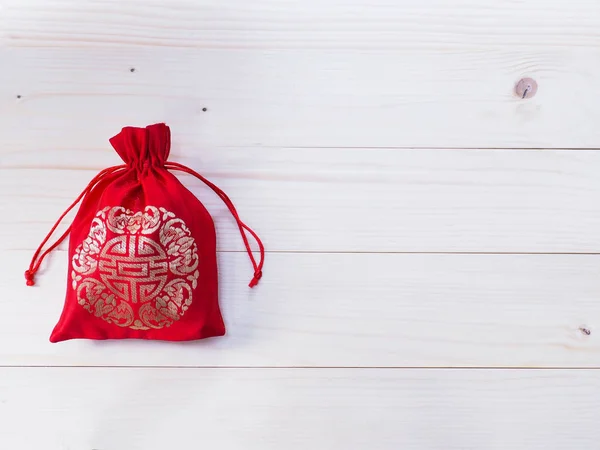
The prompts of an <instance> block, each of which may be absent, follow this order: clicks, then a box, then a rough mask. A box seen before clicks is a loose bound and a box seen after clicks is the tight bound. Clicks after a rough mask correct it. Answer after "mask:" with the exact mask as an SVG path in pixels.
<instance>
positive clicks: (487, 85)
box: [0, 0, 600, 149]
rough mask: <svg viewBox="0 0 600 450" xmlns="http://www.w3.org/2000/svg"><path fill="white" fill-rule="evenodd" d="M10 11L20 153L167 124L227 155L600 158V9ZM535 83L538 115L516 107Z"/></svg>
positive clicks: (245, 6) (470, 4)
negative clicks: (447, 152)
mask: <svg viewBox="0 0 600 450" xmlns="http://www.w3.org/2000/svg"><path fill="white" fill-rule="evenodd" d="M3 3H4V8H3V10H2V17H0V61H1V63H2V70H1V71H0V127H2V128H1V129H0V130H1V134H2V137H3V141H4V146H5V147H6V146H9V147H11V148H13V149H17V148H19V149H22V148H28V149H32V148H39V147H40V145H41V144H40V143H43V146H44V147H45V148H47V149H56V148H61V147H64V146H68V147H69V148H78V147H81V146H84V145H88V146H89V145H93V146H98V145H100V144H101V143H103V142H104V138H105V136H106V133H107V132H112V130H113V129H115V128H116V127H119V126H123V125H130V124H136V125H140V124H146V123H147V122H154V121H163V120H165V121H168V122H170V123H171V124H173V125H176V126H177V127H178V128H180V129H182V130H185V133H186V134H187V135H188V136H190V137H191V138H192V139H193V140H194V142H195V143H197V144H198V145H199V146H201V147H209V148H215V147H223V146H259V147H261V146H277V147H279V146H351V147H357V146H363V147H364V146H373V147H444V148H445V147H456V148H461V147H494V148H500V147H510V148H520V147H533V148H542V147H552V148H564V147H567V148H571V147H577V148H587V147H597V146H598V142H599V141H600V130H599V129H598V127H596V123H597V122H598V121H599V120H600V103H599V102H598V101H597V98H598V96H599V95H600V85H599V84H598V83H597V81H596V74H597V73H598V71H599V70H600V67H599V63H598V58H597V48H598V45H599V44H600V34H599V33H598V32H597V30H598V29H600V5H599V4H598V2H594V1H590V0H573V1H570V2H562V1H560V2H559V1H554V2H541V1H540V0H523V1H519V2H497V1H494V0H484V1H477V2H475V1H473V0H458V1H455V2H452V4H448V3H447V2H445V1H444V0H426V1H423V0H404V1H402V2H390V1H388V0H376V1H372V0H360V1H357V2H353V3H352V4H349V3H348V2H343V1H339V0H329V1H325V2H323V1H321V0H310V1H299V0H298V1H296V0H294V1H288V2H285V4H284V5H283V4H280V3H279V2H273V1H271V0H260V1H255V2H251V3H248V2H246V1H244V0H229V1H227V2H222V1H221V0H219V1H217V0H198V1H194V2H189V1H175V2H168V3H164V2H163V3H151V4H149V3H148V2H143V3H140V2H138V1H131V0H129V1H121V2H117V3H115V2H114V1H111V0H97V1H94V2H92V3H89V2H88V3H81V2H79V1H76V0H61V1H60V2H58V1H52V2H48V1H45V0H44V1H42V0H26V1H23V0H5V1H4V2H3ZM131 69H134V71H133V72H131ZM522 77H533V78H534V79H536V81H537V82H538V84H539V90H538V93H537V95H536V96H535V97H534V98H532V99H528V100H522V99H520V98H517V96H515V95H514V93H513V90H514V89H513V88H514V85H515V84H516V82H517V81H518V80H519V79H521V78H522ZM17 96H21V97H20V98H17ZM205 107H206V108H207V109H208V110H207V111H206V112H203V108H205Z"/></svg>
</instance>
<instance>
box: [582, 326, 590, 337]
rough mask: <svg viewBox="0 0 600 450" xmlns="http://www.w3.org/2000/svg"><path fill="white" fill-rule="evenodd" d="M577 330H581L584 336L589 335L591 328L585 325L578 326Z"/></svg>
mask: <svg viewBox="0 0 600 450" xmlns="http://www.w3.org/2000/svg"><path fill="white" fill-rule="evenodd" d="M579 331H581V332H582V333H583V334H585V335H586V336H589V335H590V334H592V330H590V329H589V328H586V327H579Z"/></svg>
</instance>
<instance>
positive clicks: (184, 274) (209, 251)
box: [25, 124, 264, 342]
mask: <svg viewBox="0 0 600 450" xmlns="http://www.w3.org/2000/svg"><path fill="white" fill-rule="evenodd" d="M170 141H171V135H170V130H169V127H167V126H166V125H165V124H156V125H151V126H148V127H146V128H134V127H126V128H123V130H122V131H121V132H120V133H119V134H118V135H116V136H115V137H113V138H112V139H110V143H111V144H112V146H113V147H114V149H115V150H116V151H117V153H118V154H119V156H120V157H121V158H122V159H123V161H124V162H125V164H123V165H120V166H114V167H109V168H107V169H105V170H103V171H101V172H100V173H99V174H98V175H97V176H96V177H95V178H94V179H92V181H91V182H90V183H89V185H88V187H87V188H86V189H85V190H84V191H83V192H82V193H81V195H80V196H79V197H78V198H77V199H76V200H75V202H73V204H72V205H71V206H70V207H69V208H68V209H67V210H66V211H65V212H64V214H63V215H62V216H61V217H60V218H59V219H58V221H57V223H56V224H55V225H54V227H53V228H52V230H50V233H49V234H48V236H47V237H46V238H45V239H44V241H43V242H42V243H41V245H40V247H39V248H38V250H37V251H36V253H35V254H34V256H33V258H32V261H31V264H30V266H29V269H28V270H27V271H26V272H25V278H26V280H27V285H29V286H33V285H34V276H35V274H36V272H37V271H38V269H39V268H40V265H41V263H42V260H43V259H44V257H45V256H46V255H47V254H48V253H50V252H51V251H52V250H54V249H55V248H56V247H57V246H58V245H59V244H60V243H61V242H62V241H63V240H64V239H65V238H66V237H67V236H68V235H69V233H70V235H71V237H70V242H69V270H68V282H67V294H66V300H65V305H64V309H63V312H62V315H61V317H60V320H59V322H58V323H57V325H56V327H55V328H54V331H53V332H52V335H51V336H50V341H51V342H60V341H64V340H68V339H128V338H134V339H157V340H167V341H185V340H194V339H202V338H207V337H211V336H222V335H224V334H225V326H224V324H223V318H222V316H221V311H220V308H219V302H218V296H217V286H218V280H217V259H216V237H215V227H214V224H213V220H212V217H211V216H210V214H209V213H208V211H207V210H206V208H205V207H204V206H203V205H202V203H200V201H199V200H198V199H197V198H196V197H195V196H194V194H192V193H191V192H190V191H189V190H188V189H186V188H185V187H184V186H183V184H181V182H180V181H179V180H178V179H177V178H176V177H175V176H174V175H173V174H172V173H171V172H170V171H174V170H177V171H182V172H186V173H189V174H191V175H194V176H195V177H197V178H198V179H200V180H201V181H203V182H204V183H205V184H206V185H208V186H209V187H210V188H211V189H212V190H213V191H215V193H216V194H217V195H218V196H219V197H220V198H221V199H222V200H223V202H225V204H226V205H227V207H228V208H229V211H230V212H231V214H232V215H233V217H234V219H235V220H236V222H237V225H238V227H239V230H240V233H241V235H242V239H243V241H244V244H245V246H246V249H247V251H248V255H249V257H250V261H251V262H252V265H253V267H254V277H253V278H252V281H251V282H250V287H254V286H255V285H256V284H257V283H258V281H259V280H260V278H261V276H262V266H263V261H264V247H263V245H262V242H261V241H260V239H259V238H258V236H257V235H256V233H254V232H253V231H252V230H251V229H250V228H249V227H247V226H246V225H245V224H244V223H243V222H242V221H241V220H240V218H239V216H238V214H237V211H236V209H235V207H234V206H233V203H232V202H231V200H230V199H229V198H228V197H227V195H226V194H225V193H224V192H223V191H221V190H220V189H219V188H218V187H217V186H215V185H214V184H212V183H211V182H210V181H208V180H207V179H205V178H204V177H202V176H201V175H200V174H198V173H196V172H194V171H193V170H192V169H190V168H188V167H186V166H183V165H181V164H178V163H174V162H169V161H167V158H168V156H169V151H170V146H171V142H170ZM80 201H81V206H80V208H79V211H78V212H77V214H76V216H75V218H74V219H73V223H72V224H71V226H70V227H69V228H68V229H67V230H66V232H65V233H64V234H63V235H62V236H61V237H60V238H59V239H58V240H57V242H56V243H54V244H53V245H52V246H50V247H49V248H48V249H47V250H46V251H45V252H44V253H41V250H42V248H43V247H44V245H45V244H46V243H47V242H48V240H49V239H50V237H51V236H52V233H53V232H54V231H55V230H56V228H57V226H58V224H59V223H60V222H61V220H62V219H63V218H64V217H65V216H66V214H67V213H68V212H69V211H70V210H71V209H73V208H74V207H75V206H76V205H77V204H78V203H79V202H80ZM246 232H248V233H249V234H250V235H251V236H252V237H253V238H254V239H255V240H256V242H257V244H258V247H259V250H260V262H258V263H257V262H256V260H255V259H254V256H253V254H252V250H251V248H250V244H249V242H248V237H247V235H246Z"/></svg>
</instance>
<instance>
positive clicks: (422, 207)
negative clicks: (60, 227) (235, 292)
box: [0, 133, 600, 253]
mask: <svg viewBox="0 0 600 450" xmlns="http://www.w3.org/2000/svg"><path fill="white" fill-rule="evenodd" d="M175 135H176V136H177V134H176V133H175ZM0 158H1V161H0V167H1V168H0V193H1V194H0V249H2V250H9V249H15V250H29V251H33V250H34V249H35V247H36V246H37V245H38V243H39V242H41V240H42V238H43V237H44V236H45V234H46V232H47V231H48V230H49V229H50V227H51V226H52V224H53V223H54V221H55V220H56V219H57V218H58V216H59V215H60V214H61V213H62V211H63V210H64V209H65V208H66V207H67V206H68V205H69V204H70V203H71V202H72V201H73V200H74V199H75V198H76V197H77V195H78V194H79V193H80V192H81V190H82V189H83V188H84V187H85V186H86V185H87V183H88V182H89V180H90V179H91V178H92V177H93V176H94V175H95V174H96V173H97V171H99V170H100V169H102V168H104V167H106V166H109V165H113V164H118V162H119V160H118V157H117V155H116V153H115V152H114V151H112V150H110V149H109V148H107V146H106V145H105V146H104V148H101V149H97V150H94V149H90V150H87V149H84V150H82V151H79V152H78V151H75V150H68V151H67V150H63V151H56V152H55V151H47V150H44V151H16V152H11V151H4V152H2V153H0ZM172 159H173V160H177V161H181V162H184V163H186V164H188V165H190V166H191V167H193V168H195V169H197V170H199V171H200V172H202V173H204V174H205V175H206V176H208V177H209V178H210V179H212V180H213V181H215V182H216V183H217V184H218V185H220V186H221V187H222V188H223V189H224V190H225V191H226V192H227V193H228V194H229V195H230V196H231V198H232V199H233V201H234V202H235V204H236V206H237V208H238V209H239V211H240V214H241V216H242V218H243V219H244V221H245V222H246V223H248V224H249V225H251V226H252V227H253V228H254V229H255V230H256V231H257V232H258V233H259V234H260V236H261V237H262V238H263V239H264V241H265V244H266V248H267V250H268V251H277V252H280V251H302V252H519V253H520V252H536V253H547V252H569V253H570V252H576V253H598V252H600V232H599V230H600V203H599V202H598V201H597V199H598V198H600V177H598V173H600V151H585V152H573V151H568V150H552V151H535V150H529V151H523V150H485V151H484V150H480V151H478V150H449V149H446V150H398V149H325V148H322V149H298V148H285V149H256V148H254V149H253V148H243V149H242V148H232V149H226V150H221V151H218V152H214V151H206V150H196V147H195V146H194V145H193V143H191V142H181V141H179V140H178V141H177V142H176V143H175V150H174V155H173V158H172ZM45 166H48V167H54V169H50V170H41V169H37V168H39V167H45ZM78 166H80V167H78ZM90 167H94V168H95V170H82V169H83V168H90ZM65 168H67V170H63V169H65ZM59 169H60V170H59ZM75 169H76V170H75ZM182 179H183V181H184V184H186V185H187V186H189V187H190V189H191V190H192V191H193V192H194V194H196V195H197V196H198V198H200V199H201V200H202V201H203V202H204V203H205V204H206V205H207V207H208V209H209V211H210V212H211V213H212V214H213V217H214V218H215V220H216V223H217V226H218V239H219V241H218V244H219V248H220V249H221V250H223V251H239V250H242V249H243V245H242V242H241V239H240V236H239V231H238V230H237V228H236V226H235V223H234V221H233V219H232V218H231V216H230V214H229V212H228V211H227V209H226V207H225V205H224V204H223V203H222V202H221V200H220V199H218V197H216V196H215V195H214V194H213V193H212V192H211V191H210V190H209V189H208V188H207V187H206V186H204V185H202V184H201V183H200V182H199V181H196V180H195V179H193V178H192V177H189V176H185V177H183V178H182Z"/></svg>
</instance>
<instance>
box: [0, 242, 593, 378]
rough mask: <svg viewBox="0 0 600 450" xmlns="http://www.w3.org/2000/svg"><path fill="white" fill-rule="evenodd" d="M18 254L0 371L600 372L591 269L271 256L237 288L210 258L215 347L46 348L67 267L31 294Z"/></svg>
mask: <svg viewBox="0 0 600 450" xmlns="http://www.w3.org/2000/svg"><path fill="white" fill-rule="evenodd" d="M29 256H30V255H29V253H24V252H17V251H14V252H4V253H3V258H1V259H0V269H1V270H0V273H2V274H4V278H3V282H2V285H0V288H1V289H2V296H0V310H1V311H2V314H0V342H5V343H11V344H10V345H8V344H5V345H3V346H0V365H68V366H71V365H76V366H80V365H84V366H85V365H94V366H98V365H110V366H118V365H134V366H154V365H169V366H220V367H221V366H222V367H230V366H256V367H260V366H264V367H271V366H276V367H297V366H301V367H312V366H325V367H329V366H335V367H355V366H360V367H363V366H369V367H420V366H423V367H450V366H451V367H521V366H526V367H588V368H589V367H600V337H599V336H600V332H599V331H598V330H599V329H600V323H598V318H599V317H600V303H598V297H599V296H600V278H599V277H598V266H599V264H600V262H599V261H600V257H598V256H591V255H397V254H320V255H315V254H269V255H268V258H267V265H266V267H265V276H264V278H263V280H262V281H261V284H260V285H259V286H258V287H257V288H256V289H254V290H251V289H249V288H248V287H247V281H248V280H249V277H250V276H251V268H250V264H249V262H248V261H247V258H246V256H245V255H243V254H241V253H222V254H220V255H219V263H220V280H221V305H222V308H223V313H224V316H225V320H226V323H227V327H228V334H227V336H226V337H224V338H218V339H211V340H206V341H201V342H193V343H184V344H174V343H158V342H154V343H152V342H136V341H114V342H102V343H99V342H87V341H70V342H65V343H61V344H50V343H49V342H48V337H49V334H50V331H51V330H52V328H53V326H54V324H55V323H56V321H57V320H58V317H59V314H60V311H61V309H62V303H63V299H64V289H65V283H66V281H65V279H66V273H67V270H66V254H65V252H59V253H57V254H56V255H54V256H53V258H52V261H51V263H50V264H49V267H48V269H46V270H45V271H44V272H43V273H41V274H39V276H38V284H37V286H36V287H35V288H29V287H27V286H25V282H24V279H23V270H24V268H25V267H26V265H27V264H28V258H29Z"/></svg>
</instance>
